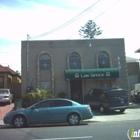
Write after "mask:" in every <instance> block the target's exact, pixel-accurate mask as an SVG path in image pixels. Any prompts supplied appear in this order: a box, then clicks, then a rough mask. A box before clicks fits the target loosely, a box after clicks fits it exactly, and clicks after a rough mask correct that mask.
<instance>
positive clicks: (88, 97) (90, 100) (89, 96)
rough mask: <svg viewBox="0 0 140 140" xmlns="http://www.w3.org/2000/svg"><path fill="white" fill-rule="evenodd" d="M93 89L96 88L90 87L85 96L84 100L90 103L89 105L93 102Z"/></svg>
mask: <svg viewBox="0 0 140 140" xmlns="http://www.w3.org/2000/svg"><path fill="white" fill-rule="evenodd" d="M93 91H94V89H90V91H89V92H88V94H87V95H86V96H85V97H84V102H85V103H88V104H89V105H92V104H93Z"/></svg>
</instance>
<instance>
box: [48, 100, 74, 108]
mask: <svg viewBox="0 0 140 140" xmlns="http://www.w3.org/2000/svg"><path fill="white" fill-rule="evenodd" d="M60 106H72V103H71V102H70V101H65V100H54V101H53V102H52V104H51V107H60Z"/></svg>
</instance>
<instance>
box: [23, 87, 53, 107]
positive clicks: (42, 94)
mask: <svg viewBox="0 0 140 140" xmlns="http://www.w3.org/2000/svg"><path fill="white" fill-rule="evenodd" d="M54 97H55V96H54V95H53V94H51V90H50V89H37V90H36V91H31V92H30V93H28V94H22V103H23V107H29V106H31V105H33V104H34V103H37V102H38V101H41V100H44V99H47V98H54Z"/></svg>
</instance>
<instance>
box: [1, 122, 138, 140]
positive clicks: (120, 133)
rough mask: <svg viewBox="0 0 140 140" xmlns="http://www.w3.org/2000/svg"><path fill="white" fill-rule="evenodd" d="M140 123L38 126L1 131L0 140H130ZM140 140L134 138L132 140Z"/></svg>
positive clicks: (3, 129)
mask: <svg viewBox="0 0 140 140" xmlns="http://www.w3.org/2000/svg"><path fill="white" fill-rule="evenodd" d="M139 124H140V121H139V120H138V121H120V122H117V121H116V122H90V123H86V122H84V123H81V124H80V125H78V126H69V125H68V124H61V125H60V124H58V125H56V124H55V125H40V126H39V125H37V126H29V127H27V128H21V129H16V128H13V127H3V128H1V129H0V140H129V138H128V136H127V133H128V134H129V135H130V134H131V129H132V128H133V129H134V130H135V131H138V130H140V125H139ZM135 139H140V136H139V137H138V138H135V137H134V138H132V140H135Z"/></svg>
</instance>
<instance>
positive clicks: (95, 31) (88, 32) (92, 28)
mask: <svg viewBox="0 0 140 140" xmlns="http://www.w3.org/2000/svg"><path fill="white" fill-rule="evenodd" d="M79 34H80V35H81V36H83V38H87V39H94V38H95V37H96V36H97V35H100V34H102V30H100V27H98V26H97V25H96V23H95V22H94V21H92V20H88V22H87V23H86V24H85V25H84V27H83V26H82V27H81V29H80V30H79Z"/></svg>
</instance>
